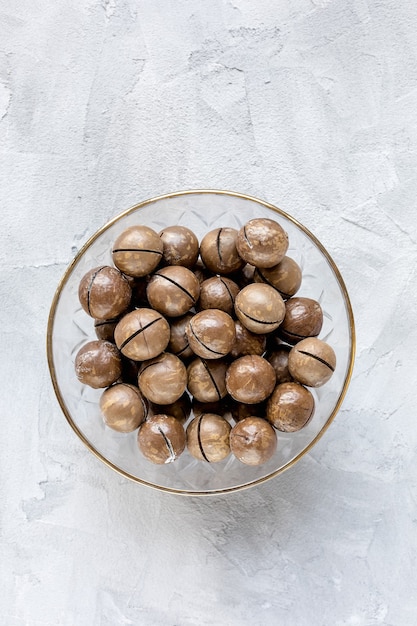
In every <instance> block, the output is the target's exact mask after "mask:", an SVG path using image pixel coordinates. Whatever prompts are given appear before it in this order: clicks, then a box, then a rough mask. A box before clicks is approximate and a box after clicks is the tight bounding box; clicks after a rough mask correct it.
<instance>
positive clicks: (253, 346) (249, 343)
mask: <svg viewBox="0 0 417 626" xmlns="http://www.w3.org/2000/svg"><path fill="white" fill-rule="evenodd" d="M235 334H236V339H235V343H234V344H233V348H232V349H231V350H230V356H231V357H233V358H234V359H236V358H237V357H239V356H245V355H246V354H258V355H259V356H261V355H262V354H263V353H264V352H265V348H266V335H259V334H256V333H251V331H250V330H248V329H247V328H246V326H244V325H243V324H242V323H241V322H239V320H236V322H235Z"/></svg>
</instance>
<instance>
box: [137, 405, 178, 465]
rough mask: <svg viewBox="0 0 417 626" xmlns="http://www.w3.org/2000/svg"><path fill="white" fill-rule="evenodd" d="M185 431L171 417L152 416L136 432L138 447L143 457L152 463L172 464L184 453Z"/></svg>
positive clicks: (163, 415)
mask: <svg viewBox="0 0 417 626" xmlns="http://www.w3.org/2000/svg"><path fill="white" fill-rule="evenodd" d="M185 443H186V439H185V431H184V428H183V426H182V425H181V423H180V422H179V421H178V420H176V419H175V417H173V416H172V415H166V414H160V415H153V416H152V417H150V418H149V419H148V420H147V421H146V422H144V423H143V424H142V426H141V427H140V428H139V432H138V446H139V450H140V451H141V452H142V454H143V456H144V457H145V458H146V459H147V460H148V461H151V462H152V463H156V464H158V465H162V464H164V463H172V462H173V461H175V460H176V459H177V458H178V457H179V456H180V455H181V454H182V452H183V451H184V448H185Z"/></svg>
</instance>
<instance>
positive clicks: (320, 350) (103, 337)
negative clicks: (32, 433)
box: [75, 218, 336, 465]
mask: <svg viewBox="0 0 417 626" xmlns="http://www.w3.org/2000/svg"><path fill="white" fill-rule="evenodd" d="M287 250H288V236H287V233H286V232H285V231H284V230H283V228H282V227H281V226H280V225H279V224H278V223H277V222H276V221H274V220H271V219H267V218H258V219H253V220H250V221H249V222H247V223H246V224H245V225H244V226H243V227H242V228H241V229H240V230H237V229H234V228H230V227H224V228H216V229H214V230H211V231H209V232H208V233H207V234H206V235H205V236H204V237H203V238H202V240H201V242H200V243H199V241H198V239H197V237H196V235H195V234H194V233H193V232H192V231H191V230H190V229H188V228H186V227H185V226H169V227H167V228H165V229H163V230H162V231H161V232H160V233H157V232H156V231H154V230H153V229H151V228H149V227H148V226H144V225H135V226H131V227H130V228H128V229H126V230H125V231H123V232H122V233H121V234H120V235H119V236H118V237H117V239H116V240H115V241H114V244H113V250H112V259H113V263H114V267H113V266H101V267H96V268H93V269H91V270H90V271H89V272H87V274H85V276H84V277H83V278H82V280H81V282H80V285H79V300H80V303H81V306H82V308H83V309H84V311H85V312H86V314H88V315H89V316H90V317H91V318H93V319H94V329H95V333H96V337H97V338H96V339H95V340H93V341H89V342H87V343H86V344H85V345H83V346H82V347H81V349H80V350H79V351H78V353H77V355H76V358H75V373H76V376H77V378H78V380H79V381H80V382H81V383H83V384H86V385H89V386H91V387H93V388H95V389H103V392H102V395H101V398H100V402H99V406H100V411H101V414H102V417H103V420H104V423H105V424H106V425H107V426H108V427H109V428H111V429H113V430H116V431H119V432H123V433H127V432H133V431H136V430H137V443H138V449H139V450H140V451H141V453H142V454H143V455H144V457H145V458H146V459H148V460H149V461H151V462H153V463H156V464H164V463H170V462H172V461H175V460H176V459H177V458H178V457H179V456H180V455H181V454H182V453H183V451H184V450H185V449H187V450H188V452H189V454H190V455H192V456H193V457H194V458H195V459H198V460H200V461H203V462H210V463H213V462H219V461H222V460H223V459H225V458H226V457H228V456H229V454H233V455H234V456H235V457H236V458H237V459H239V461H241V462H242V463H244V464H247V465H260V464H263V463H265V462H267V461H268V460H269V459H270V458H271V457H272V456H273V454H274V453H275V450H276V448H277V431H281V432H287V433H291V432H295V431H297V430H300V429H301V428H303V427H304V426H305V425H306V424H307V423H308V422H309V420H310V419H311V418H312V416H313V413H314V410H315V406H314V405H315V402H314V397H313V395H312V393H311V391H310V390H309V387H310V388H311V387H319V386H321V385H324V384H325V383H326V382H327V381H328V380H329V379H330V377H331V376H332V374H333V372H334V369H335V367H336V356H335V353H334V351H333V349H332V348H331V346H330V345H328V344H327V343H325V342H324V341H322V340H321V339H319V338H318V335H319V334H320V332H321V329H322V324H323V311H322V309H321V306H320V304H319V302H317V301H316V300H313V299H311V298H307V297H302V296H299V295H296V294H298V291H299V289H300V288H301V285H302V272H301V268H300V267H299V265H298V264H297V263H296V261H295V260H294V259H292V258H290V257H289V256H287Z"/></svg>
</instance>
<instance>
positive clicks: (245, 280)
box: [233, 263, 256, 289]
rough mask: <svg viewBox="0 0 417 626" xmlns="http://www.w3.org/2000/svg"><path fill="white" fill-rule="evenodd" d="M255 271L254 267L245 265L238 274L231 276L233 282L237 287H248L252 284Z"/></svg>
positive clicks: (248, 264)
mask: <svg viewBox="0 0 417 626" xmlns="http://www.w3.org/2000/svg"><path fill="white" fill-rule="evenodd" d="M255 269H256V268H255V266H254V265H251V264H250V263H246V264H245V265H244V266H243V267H242V269H241V270H240V272H238V273H236V274H233V280H235V281H236V282H237V284H238V285H239V287H240V288H241V289H243V287H246V285H250V284H251V283H253V282H254V276H255Z"/></svg>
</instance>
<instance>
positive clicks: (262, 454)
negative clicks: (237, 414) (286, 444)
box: [230, 417, 277, 465]
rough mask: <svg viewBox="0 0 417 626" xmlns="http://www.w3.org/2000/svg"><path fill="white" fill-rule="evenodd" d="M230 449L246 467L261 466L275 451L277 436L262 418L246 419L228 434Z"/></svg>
mask: <svg viewBox="0 0 417 626" xmlns="http://www.w3.org/2000/svg"><path fill="white" fill-rule="evenodd" d="M230 449H231V451H232V453H233V454H234V455H235V457H236V458H237V459H239V461H241V462H242V463H245V464H246V465H262V464H263V463H266V461H269V459H270V458H271V457H272V456H273V454H274V453H275V450H276V449H277V436H276V434H275V430H274V429H273V428H272V426H271V424H270V423H269V422H267V421H266V420H264V419H263V418H262V417H246V418H245V419H243V420H242V421H240V422H238V423H237V424H236V425H235V426H233V428H232V430H231V432H230Z"/></svg>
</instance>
